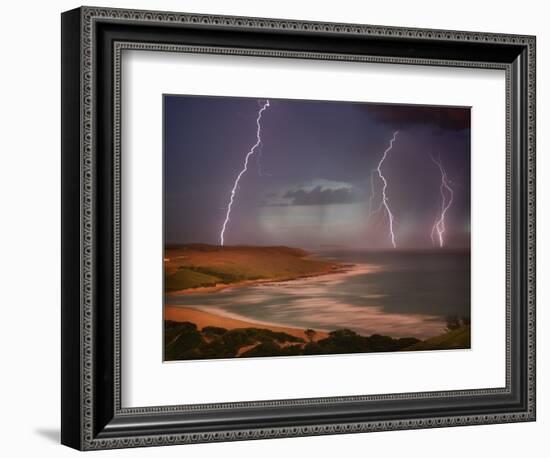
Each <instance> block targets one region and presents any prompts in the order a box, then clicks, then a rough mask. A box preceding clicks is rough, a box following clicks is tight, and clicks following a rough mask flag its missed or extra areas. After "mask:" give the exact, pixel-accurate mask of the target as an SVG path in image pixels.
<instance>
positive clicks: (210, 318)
mask: <svg viewBox="0 0 550 458" xmlns="http://www.w3.org/2000/svg"><path fill="white" fill-rule="evenodd" d="M164 319H165V320H168V321H175V322H178V323H183V322H191V323H194V324H195V325H196V326H197V328H199V329H203V328H205V327H206V326H216V327H220V328H225V329H228V330H232V329H239V328H261V329H269V330H270V331H273V332H284V333H286V334H290V335H291V336H294V337H299V338H301V339H304V340H306V336H305V334H304V331H305V329H300V328H292V327H286V326H274V325H271V324H264V323H257V322H254V321H245V320H241V319H237V318H232V317H228V316H223V315H217V314H214V313H209V312H204V311H202V310H198V309H194V308H190V307H176V306H170V305H167V306H165V307H164ZM316 331H317V330H316ZM327 336H328V333H327V332H324V331H317V333H316V334H315V336H314V337H313V341H317V340H319V339H324V338H325V337H327Z"/></svg>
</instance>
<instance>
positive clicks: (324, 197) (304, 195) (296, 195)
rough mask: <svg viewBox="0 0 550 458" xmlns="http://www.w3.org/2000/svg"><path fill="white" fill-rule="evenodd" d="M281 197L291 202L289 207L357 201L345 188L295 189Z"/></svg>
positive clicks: (350, 191)
mask: <svg viewBox="0 0 550 458" xmlns="http://www.w3.org/2000/svg"><path fill="white" fill-rule="evenodd" d="M283 197H284V198H285V199H290V200H291V202H290V204H289V205H334V204H351V203H353V202H356V201H357V197H356V195H355V194H354V193H353V191H352V190H351V188H346V187H342V188H336V189H331V188H322V187H321V186H316V187H315V188H313V189H311V190H306V189H297V190H294V191H288V192H287V193H286V194H285V195H284V196H283Z"/></svg>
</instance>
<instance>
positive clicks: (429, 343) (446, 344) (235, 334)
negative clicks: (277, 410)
mask: <svg viewBox="0 0 550 458" xmlns="http://www.w3.org/2000/svg"><path fill="white" fill-rule="evenodd" d="M307 331H313V332H315V331H314V330H313V329H308V330H307ZM313 335H314V334H313V333H312V332H309V333H307V334H306V332H305V331H304V338H303V339H302V338H300V337H295V336H292V335H290V334H287V333H285V332H274V331H271V330H269V329H260V328H237V329H232V330H227V329H225V328H221V327H216V326H207V327H204V328H203V329H202V330H199V329H197V326H196V325H195V324H193V323H189V322H184V323H177V322H174V321H165V360H167V361H174V360H185V359H217V358H234V357H239V358H247V357H258V356H298V355H327V354H329V355H330V354H346V353H373V352H389V351H413V350H448V349H460V348H470V326H469V325H466V326H461V327H460V328H459V329H454V330H452V331H448V332H447V333H445V334H442V335H440V336H436V337H432V338H430V339H427V340H425V341H420V340H418V339H416V338H414V337H404V338H399V339H394V338H392V337H388V336H382V335H379V334H373V335H371V336H361V335H359V334H357V333H356V332H354V331H351V330H349V329H338V330H336V331H332V332H330V333H329V335H328V337H326V338H323V339H320V340H318V341H316V342H314V341H313Z"/></svg>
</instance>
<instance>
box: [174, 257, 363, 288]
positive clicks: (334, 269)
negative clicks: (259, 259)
mask: <svg viewBox="0 0 550 458" xmlns="http://www.w3.org/2000/svg"><path fill="white" fill-rule="evenodd" d="M354 267H355V265H354V264H343V265H341V266H338V265H332V266H331V267H330V268H329V269H327V270H325V271H323V272H315V273H311V274H304V275H295V276H289V277H282V278H262V279H259V280H243V281H239V282H235V283H218V284H216V285H214V286H199V287H197V288H187V289H180V290H176V291H167V292H166V293H165V294H166V295H167V296H182V295H188V294H189V295H190V294H203V293H213V292H216V291H222V290H224V289H230V288H242V287H243V286H253V285H254V286H261V285H270V284H273V283H282V282H289V281H293V280H305V279H307V278H315V277H323V276H325V275H332V274H340V273H346V272H349V271H351V270H352V269H353V268H354Z"/></svg>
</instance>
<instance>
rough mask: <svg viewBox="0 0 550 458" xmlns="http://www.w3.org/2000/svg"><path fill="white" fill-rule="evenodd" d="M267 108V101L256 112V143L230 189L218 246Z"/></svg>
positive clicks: (221, 242) (221, 240)
mask: <svg viewBox="0 0 550 458" xmlns="http://www.w3.org/2000/svg"><path fill="white" fill-rule="evenodd" d="M268 107H269V100H266V102H265V103H264V104H263V105H262V106H261V108H260V109H259V111H258V117H257V118H256V126H257V128H256V143H254V145H253V146H252V148H250V149H249V150H248V153H246V156H245V158H244V163H243V168H242V169H241V171H240V172H239V174H238V175H237V177H236V178H235V182H234V183H233V188H232V189H231V194H230V196H229V204H228V205H227V211H226V214H225V220H224V222H223V226H222V230H221V233H220V244H221V246H223V244H224V234H225V229H226V228H227V224H228V223H229V218H230V216H231V208H232V207H233V203H234V201H235V196H236V194H237V188H238V187H239V181H241V178H242V176H243V175H244V174H245V173H246V171H247V170H248V160H249V159H250V157H251V156H252V155H253V154H254V152H255V151H256V149H257V148H258V146H260V144H261V143H262V137H261V132H262V125H261V124H260V121H261V119H262V114H263V112H264V111H265V110H267V108H268Z"/></svg>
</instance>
